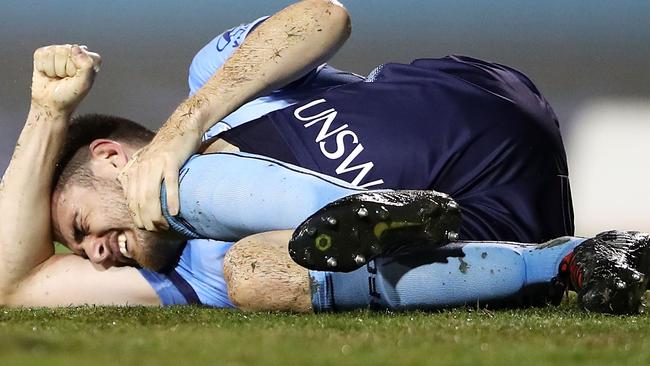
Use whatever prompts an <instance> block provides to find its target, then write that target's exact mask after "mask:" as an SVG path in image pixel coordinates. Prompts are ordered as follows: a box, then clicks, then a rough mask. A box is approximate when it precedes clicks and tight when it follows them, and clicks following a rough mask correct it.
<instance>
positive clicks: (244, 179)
mask: <svg viewBox="0 0 650 366" xmlns="http://www.w3.org/2000/svg"><path fill="white" fill-rule="evenodd" d="M179 179H180V184H179V192H180V213H179V215H178V216H176V217H172V216H170V215H169V213H168V211H167V202H166V199H165V191H164V189H163V190H162V192H161V203H162V206H163V213H164V214H165V217H166V218H167V220H168V221H169V223H170V226H171V227H172V228H173V229H175V230H176V231H178V232H179V233H181V234H184V235H186V236H187V237H189V238H210V239H215V240H225V241H229V240H238V239H241V238H243V237H246V236H248V235H252V234H255V233H260V232H264V231H271V230H282V229H293V228H295V227H296V226H298V225H299V224H300V223H301V222H302V221H303V220H305V219H306V218H307V217H309V216H310V215H311V214H313V213H314V212H315V211H316V210H318V209H320V208H321V207H323V206H325V205H326V204H327V203H329V202H332V201H334V200H337V199H339V198H342V197H345V196H349V195H351V194H354V193H358V192H360V191H363V189H360V188H358V187H355V186H353V185H351V184H349V183H347V182H345V181H342V180H340V179H336V178H332V177H329V176H326V175H323V174H319V173H316V172H313V171H310V170H307V169H304V168H300V167H297V166H295V165H291V164H288V163H284V162H281V161H278V160H275V159H271V158H267V157H264V156H259V155H254V154H248V153H214V154H206V155H195V156H193V157H192V158H191V159H190V160H188V161H187V163H185V165H184V166H183V168H182V169H181V172H180V176H179Z"/></svg>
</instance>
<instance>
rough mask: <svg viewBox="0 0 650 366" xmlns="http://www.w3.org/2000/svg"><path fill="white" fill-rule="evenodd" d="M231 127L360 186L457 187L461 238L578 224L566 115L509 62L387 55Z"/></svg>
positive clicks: (522, 237)
mask: <svg viewBox="0 0 650 366" xmlns="http://www.w3.org/2000/svg"><path fill="white" fill-rule="evenodd" d="M255 131H257V133H255ZM260 131H263V135H264V136H265V138H264V139H259V138H254V139H252V138H248V139H247V136H249V137H252V136H255V135H258V136H259V135H260ZM223 137H224V139H226V140H230V141H232V142H234V143H235V144H237V145H239V146H240V148H242V150H243V151H247V152H252V153H260V154H264V155H267V156H270V157H274V158H277V159H280V160H285V161H286V160H289V162H292V163H296V164H297V165H300V166H302V167H304V168H307V169H311V170H315V171H318V172H321V173H324V174H328V175H331V176H334V177H337V178H341V179H343V180H345V181H348V182H350V183H353V184H355V185H358V186H360V187H365V188H370V189H372V188H396V189H433V190H436V191H440V192H445V193H448V194H450V195H451V196H452V197H453V198H455V199H456V200H457V201H458V202H459V203H460V205H461V207H462V209H463V224H462V227H461V233H460V234H461V239H464V240H469V239H471V240H511V241H519V242H542V241H546V240H548V239H552V238H555V237H559V236H563V235H573V230H574V229H573V209H572V204H571V194H570V189H569V180H568V172H567V163H566V155H565V151H564V146H563V144H562V139H561V136H560V131H559V126H558V122H557V119H556V117H555V114H554V113H553V111H552V109H551V107H550V106H549V104H548V103H547V101H546V100H545V99H544V98H543V97H542V96H541V94H540V93H539V91H538V90H537V89H536V88H535V86H534V85H533V83H532V82H531V81H530V80H529V79H528V78H527V77H526V76H525V75H523V74H522V73H520V72H518V71H516V70H514V69H511V68H509V67H506V66H502V65H498V64H493V63H488V62H484V61H481V60H476V59H472V58H468V57H460V56H453V57H445V58H441V59H420V60H416V61H414V62H412V63H411V64H408V65H405V64H385V65H382V66H380V67H379V68H378V69H377V70H375V71H374V72H373V73H372V74H371V75H370V76H369V77H368V78H367V79H366V80H365V81H363V82H353V83H349V84H345V85H340V86H336V87H329V88H323V89H322V90H320V91H318V92H315V93H313V94H312V96H311V97H310V98H309V99H307V100H302V101H300V102H298V103H296V104H294V105H292V106H289V107H287V108H284V109H280V110H276V111H273V112H271V113H268V114H267V115H265V116H263V117H261V118H260V119H259V120H257V121H254V122H250V123H247V124H245V125H243V126H241V127H237V128H234V129H233V130H231V131H228V132H227V133H226V134H224V135H223ZM242 145H243V147H242Z"/></svg>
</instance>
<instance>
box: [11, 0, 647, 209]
mask: <svg viewBox="0 0 650 366" xmlns="http://www.w3.org/2000/svg"><path fill="white" fill-rule="evenodd" d="M343 2H344V4H345V5H346V7H347V8H348V9H349V11H350V13H351V15H352V20H353V34H352V37H351V39H350V40H349V41H348V43H347V44H346V45H345V46H344V48H343V49H342V50H341V51H340V52H339V53H338V54H337V55H336V57H335V58H334V59H333V60H332V61H331V64H333V65H334V66H336V67H339V68H343V69H348V70H351V71H354V72H357V73H360V74H367V73H368V72H369V71H370V70H371V69H372V68H373V67H374V66H375V65H377V64H380V63H383V62H387V61H403V62H406V61H409V60H411V59H413V58H417V57H436V56H443V55H446V54H452V53H455V54H466V55H471V56H474V57H478V58H483V59H487V60H491V61H496V62H499V63H504V64H507V65H510V66H513V67H515V68H517V69H520V70H522V71H524V72H525V73H526V74H527V75H529V76H530V77H531V78H532V79H533V80H534V81H535V82H536V83H537V85H538V87H539V88H540V89H541V90H542V92H543V93H544V94H545V95H546V96H547V98H548V99H549V100H550V101H551V104H552V105H553V106H554V107H555V109H556V112H557V114H558V116H559V118H560V121H561V123H562V124H563V129H564V130H565V132H567V135H569V137H567V138H566V139H567V145H569V146H568V147H569V151H571V146H570V145H571V144H572V142H571V139H572V137H571V136H572V135H574V134H576V133H575V130H576V129H577V128H578V127H576V126H577V124H578V122H575V121H576V120H580V121H582V122H580V125H579V126H580V129H582V128H584V126H583V125H585V124H589V121H587V122H584V121H583V120H584V118H579V117H576V116H581V115H584V113H583V112H581V111H584V110H585V108H586V109H587V110H591V109H590V108H592V107H591V106H592V105H593V101H598V103H600V104H599V105H601V104H602V103H603V101H606V102H605V104H606V105H611V106H614V107H613V108H615V106H616V105H617V103H618V102H620V101H625V102H626V103H627V101H635V102H634V103H635V104H634V105H636V106H639V108H641V109H643V106H644V105H648V104H650V103H648V102H649V101H650V98H649V95H650V67H649V66H648V60H650V57H649V56H650V26H649V24H650V2H645V1H625V0H621V1H598V0H592V1H588V2H587V1H578V0H563V1H556V0H550V1H516V0H501V1H498V2H492V1H463V0H460V1H459V0H455V1H453V0H445V1H425V0H402V1H389V0H365V1H362V0H349V1H343ZM289 3H291V1H262V0H247V1H219V0H212V1H207V0H196V1H187V2H181V1H153V0H146V1H125V0H118V1H88V0H86V1H80V0H66V1H62V0H59V1H56V0H53V1H34V0H23V1H18V0H3V1H2V2H1V3H0V50H1V52H2V54H1V57H0V70H1V72H0V86H1V87H0V118H1V123H0V169H1V170H2V171H4V169H5V168H6V165H7V163H8V160H9V157H10V154H11V152H12V150H13V147H14V143H15V140H16V138H17V136H18V134H19V132H20V129H21V127H22V124H23V122H24V120H25V116H26V114H27V110H28V108H29V100H30V99H29V85H30V77H31V58H32V52H33V51H34V49H36V48H37V47H39V46H42V45H47V44H54V43H81V44H86V45H88V47H89V48H90V49H91V50H94V51H97V52H100V53H101V54H102V56H103V61H104V65H103V68H102V72H101V74H100V76H99V78H98V79H97V81H96V83H95V87H94V90H93V91H92V92H91V94H90V95H89V96H88V97H87V99H86V101H85V102H84V103H83V105H82V107H81V109H80V112H103V113H112V114H117V115H122V116H126V117H129V118H132V119H134V120H136V121H140V122H142V123H144V124H145V125H147V126H149V127H151V128H157V127H158V126H159V125H160V124H161V123H162V122H163V121H164V120H165V119H166V117H167V116H168V115H169V114H170V113H171V111H172V110H173V109H174V107H175V106H176V105H177V104H178V103H179V102H180V101H181V100H182V99H183V98H184V97H185V96H186V95H187V89H188V88H187V67H188V65H189V62H190V60H191V58H192V56H193V55H194V53H195V52H196V51H197V50H199V49H200V48H201V47H202V46H203V45H204V44H205V43H206V42H208V41H209V40H210V39H212V38H213V37H214V36H215V35H217V34H219V33H220V32H222V31H223V30H225V29H227V28H230V27H232V26H234V25H238V24H240V23H243V22H249V21H252V20H253V19H256V18H257V17H259V16H262V15H267V14H271V13H273V12H274V11H277V10H279V9H281V8H282V7H284V6H286V5H287V4H289ZM608 101H612V103H609V102H608ZM605 109H607V108H605ZM610 109H611V108H610ZM637 109H638V108H637ZM592 114H593V113H592ZM633 114H634V113H633ZM595 115H600V114H598V113H596V114H595ZM634 115H635V116H637V117H638V115H639V114H638V113H636V114H634ZM637 117H635V118H637ZM637 119H638V118H637ZM606 125H607V124H606ZM644 131H647V130H644ZM648 137H650V136H648ZM645 160H646V159H643V161H645ZM644 164H645V165H648V163H647V162H645V163H644ZM572 168H573V167H572ZM649 170H650V169H649ZM572 174H573V171H572ZM639 184H641V183H639ZM643 184H644V185H645V183H643ZM575 189H576V187H575V184H574V190H575ZM649 206H650V204H649ZM649 221H650V220H649Z"/></svg>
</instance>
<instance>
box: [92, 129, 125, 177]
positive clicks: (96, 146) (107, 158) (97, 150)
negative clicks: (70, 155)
mask: <svg viewBox="0 0 650 366" xmlns="http://www.w3.org/2000/svg"><path fill="white" fill-rule="evenodd" d="M88 149H89V152H90V164H91V169H92V171H93V173H94V174H95V175H97V176H103V177H109V178H115V176H116V175H117V172H119V171H120V170H121V169H122V168H123V167H124V165H126V162H127V161H128V160H129V158H128V155H127V153H126V150H125V149H124V146H123V145H122V144H120V143H119V142H117V141H115V140H109V139H97V140H94V141H93V142H91V143H90V145H89V146H88Z"/></svg>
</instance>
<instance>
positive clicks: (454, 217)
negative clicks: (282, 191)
mask: <svg viewBox="0 0 650 366" xmlns="http://www.w3.org/2000/svg"><path fill="white" fill-rule="evenodd" d="M459 227H460V209H459V207H458V204H457V203H456V202H455V201H454V200H453V199H452V198H451V197H449V196H448V195H446V194H444V193H438V192H434V191H421V190H402V191H368V192H364V193H357V194H354V195H350V196H347V197H344V198H341V199H339V200H337V201H334V202H332V203H329V204H328V205H326V206H325V207H323V208H321V209H319V210H318V211H316V212H315V213H314V214H313V215H311V216H310V217H309V218H307V219H306V220H305V221H303V223H302V224H300V225H299V226H298V228H297V229H296V230H295V231H294V234H293V236H292V237H291V241H290V242H289V254H290V255H291V258H293V260H295V261H296V262H297V263H298V264H300V265H301V266H304V267H306V268H309V269H312V270H319V271H336V272H350V271H353V270H355V269H357V268H359V267H362V266H364V265H365V264H366V263H367V262H368V261H370V260H371V259H373V258H375V257H377V256H380V255H381V256H386V255H390V254H392V253H395V252H397V251H399V250H401V249H403V248H405V247H413V246H418V245H424V244H426V245H437V246H440V245H444V244H447V243H449V242H450V241H455V240H456V239H457V238H458V230H459Z"/></svg>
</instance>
